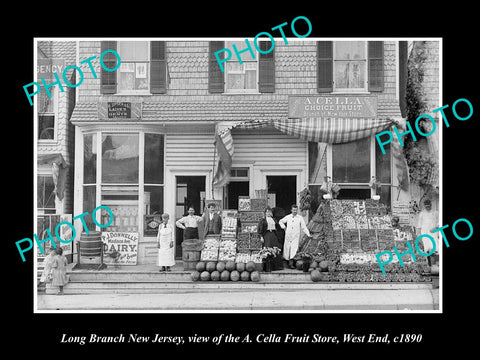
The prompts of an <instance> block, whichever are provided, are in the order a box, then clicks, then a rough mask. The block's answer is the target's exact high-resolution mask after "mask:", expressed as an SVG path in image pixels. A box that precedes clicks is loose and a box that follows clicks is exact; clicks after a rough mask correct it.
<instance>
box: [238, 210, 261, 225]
mask: <svg viewBox="0 0 480 360" xmlns="http://www.w3.org/2000/svg"><path fill="white" fill-rule="evenodd" d="M263 217H264V214H263V211H242V212H240V213H239V219H240V222H241V223H244V222H246V223H248V222H253V223H258V222H259V221H260V220H261V219H263Z"/></svg>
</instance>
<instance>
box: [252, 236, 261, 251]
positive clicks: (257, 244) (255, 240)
mask: <svg viewBox="0 0 480 360" xmlns="http://www.w3.org/2000/svg"><path fill="white" fill-rule="evenodd" d="M262 246H263V243H262V241H261V240H260V235H259V234H257V233H251V234H250V249H252V250H253V249H261V248H262Z"/></svg>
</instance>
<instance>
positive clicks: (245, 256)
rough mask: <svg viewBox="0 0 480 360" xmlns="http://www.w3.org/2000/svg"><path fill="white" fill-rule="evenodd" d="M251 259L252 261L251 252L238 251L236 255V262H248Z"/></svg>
mask: <svg viewBox="0 0 480 360" xmlns="http://www.w3.org/2000/svg"><path fill="white" fill-rule="evenodd" d="M249 261H250V252H248V253H238V254H237V255H236V257H235V262H237V263H247V262H249Z"/></svg>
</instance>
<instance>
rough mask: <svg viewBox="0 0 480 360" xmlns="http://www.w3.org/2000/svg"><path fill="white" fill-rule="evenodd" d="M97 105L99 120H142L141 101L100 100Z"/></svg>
mask: <svg viewBox="0 0 480 360" xmlns="http://www.w3.org/2000/svg"><path fill="white" fill-rule="evenodd" d="M97 107H98V119H99V120H123V119H127V120H140V119H141V118H142V103H141V102H128V101H118V102H117V101H108V102H99V103H98V105H97Z"/></svg>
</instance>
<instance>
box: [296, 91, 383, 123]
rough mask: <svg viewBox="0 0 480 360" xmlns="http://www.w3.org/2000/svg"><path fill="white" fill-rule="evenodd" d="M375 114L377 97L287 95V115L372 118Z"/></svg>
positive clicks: (297, 116)
mask: <svg viewBox="0 0 480 360" xmlns="http://www.w3.org/2000/svg"><path fill="white" fill-rule="evenodd" d="M376 116H377V97H376V96H369V95H357V96H346V95H341V96H336V95H317V96H289V98H288V117H289V118H302V117H340V118H341V117H346V118H373V117H376Z"/></svg>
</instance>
